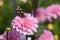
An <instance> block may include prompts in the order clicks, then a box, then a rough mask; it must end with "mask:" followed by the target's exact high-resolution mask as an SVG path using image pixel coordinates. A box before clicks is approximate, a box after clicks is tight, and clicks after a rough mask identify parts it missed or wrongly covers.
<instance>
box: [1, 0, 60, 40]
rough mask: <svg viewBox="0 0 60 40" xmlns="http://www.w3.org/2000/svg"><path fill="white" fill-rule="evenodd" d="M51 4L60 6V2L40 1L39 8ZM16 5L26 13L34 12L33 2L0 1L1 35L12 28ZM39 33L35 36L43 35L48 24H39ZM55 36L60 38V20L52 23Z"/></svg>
mask: <svg viewBox="0 0 60 40" xmlns="http://www.w3.org/2000/svg"><path fill="white" fill-rule="evenodd" d="M51 4H60V0H39V1H38V7H44V8H46V7H47V6H49V5H51ZM16 5H19V6H20V7H21V8H22V9H23V11H24V12H27V13H28V12H31V11H32V7H33V6H32V0H0V34H3V33H4V31H5V30H6V27H10V26H11V21H12V19H13V18H14V16H15V15H16V13H15V11H16ZM39 25H40V26H39V28H38V32H37V33H36V34H35V35H34V36H36V37H37V36H38V35H40V34H41V33H42V30H44V29H45V28H47V25H48V24H47V23H43V24H42V23H41V24H39ZM52 25H53V28H54V29H53V30H52V33H53V35H58V38H60V20H54V22H53V23H52ZM59 40H60V39H59Z"/></svg>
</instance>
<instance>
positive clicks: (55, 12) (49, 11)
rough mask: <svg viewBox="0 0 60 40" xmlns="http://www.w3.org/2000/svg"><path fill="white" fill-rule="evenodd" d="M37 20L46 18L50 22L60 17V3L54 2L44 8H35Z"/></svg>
mask: <svg viewBox="0 0 60 40" xmlns="http://www.w3.org/2000/svg"><path fill="white" fill-rule="evenodd" d="M36 17H37V18H38V20H39V22H45V21H46V20H48V21H49V22H52V21H53V19H58V18H60V5H58V4H54V5H50V6H48V7H46V8H37V15H36Z"/></svg>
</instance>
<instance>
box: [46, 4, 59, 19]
mask: <svg viewBox="0 0 60 40" xmlns="http://www.w3.org/2000/svg"><path fill="white" fill-rule="evenodd" d="M46 15H47V18H48V19H51V18H54V19H57V17H58V16H60V5H58V4H55V5H50V6H48V7H47V8H46Z"/></svg>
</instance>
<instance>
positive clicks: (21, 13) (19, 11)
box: [16, 6, 25, 17]
mask: <svg viewBox="0 0 60 40" xmlns="http://www.w3.org/2000/svg"><path fill="white" fill-rule="evenodd" d="M16 13H17V14H16V15H17V16H20V17H25V15H24V12H23V10H22V9H21V8H20V7H19V6H17V10H16Z"/></svg>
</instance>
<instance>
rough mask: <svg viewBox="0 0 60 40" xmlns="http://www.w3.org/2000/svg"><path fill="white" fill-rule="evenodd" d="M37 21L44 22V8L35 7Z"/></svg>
mask: <svg viewBox="0 0 60 40" xmlns="http://www.w3.org/2000/svg"><path fill="white" fill-rule="evenodd" d="M36 17H37V18H38V20H39V22H45V20H46V15H45V9H44V8H37V15H36Z"/></svg>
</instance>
